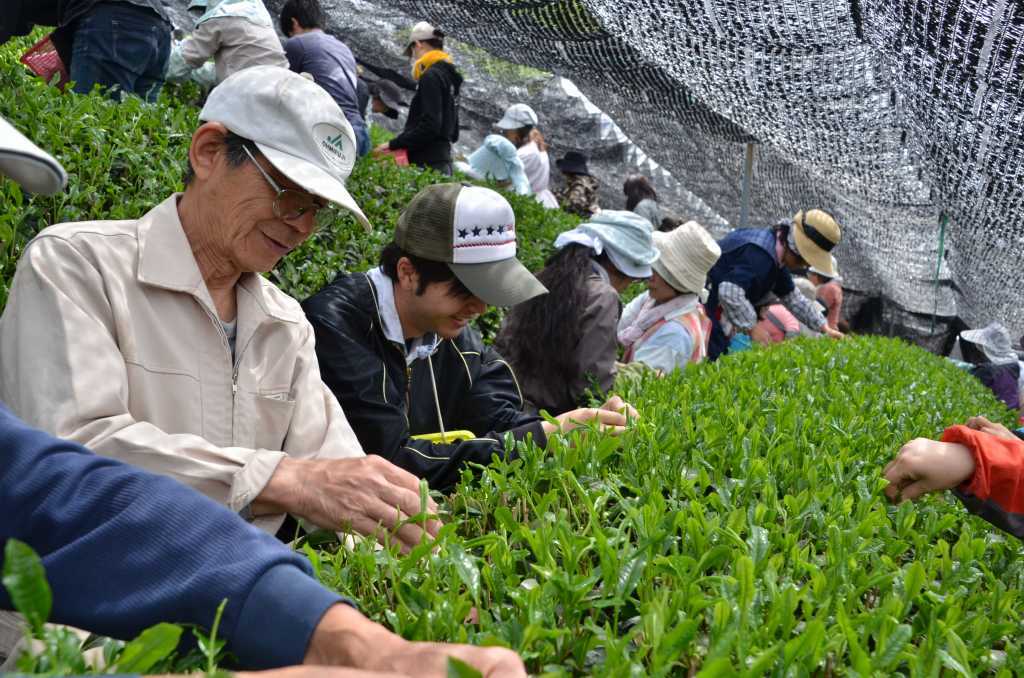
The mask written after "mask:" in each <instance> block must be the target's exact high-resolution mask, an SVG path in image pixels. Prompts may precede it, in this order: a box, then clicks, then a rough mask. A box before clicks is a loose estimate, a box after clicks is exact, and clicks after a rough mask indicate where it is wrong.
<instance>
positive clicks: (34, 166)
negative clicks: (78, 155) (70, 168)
mask: <svg viewBox="0 0 1024 678" xmlns="http://www.w3.org/2000/svg"><path fill="white" fill-rule="evenodd" d="M0 174H5V175H7V176H9V177H10V178H11V179H13V180H14V181H16V182H18V183H19V184H21V185H22V187H24V188H25V190H26V191H28V192H29V193H39V194H42V195H51V194H53V193H58V192H60V191H62V190H64V187H65V186H66V185H67V183H68V175H67V173H66V172H65V171H64V168H63V167H61V164H60V163H59V162H57V160H56V159H55V158H54V157H53V156H52V155H50V154H49V153H47V152H46V151H44V150H43V149H41V148H39V147H38V146H36V145H35V144H34V143H32V142H31V141H29V139H28V137H26V136H25V135H24V134H22V133H21V132H19V131H18V130H17V129H15V128H14V126H13V125H11V124H10V123H9V122H7V121H6V120H4V119H3V118H2V117H0Z"/></svg>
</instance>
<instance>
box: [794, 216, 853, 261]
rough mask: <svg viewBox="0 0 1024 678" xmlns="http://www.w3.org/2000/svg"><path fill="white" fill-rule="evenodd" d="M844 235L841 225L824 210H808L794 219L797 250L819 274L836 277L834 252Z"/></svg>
mask: <svg viewBox="0 0 1024 678" xmlns="http://www.w3.org/2000/svg"><path fill="white" fill-rule="evenodd" d="M841 238H842V233H841V231H840V230H839V224H837V223H836V220H835V219H833V218H832V215H830V214H829V213H828V212H825V211H824V210H817V209H815V210H807V211H803V210H801V211H800V212H797V213H796V216H795V217H793V239H794V240H796V249H797V251H798V252H799V253H800V256H801V257H803V258H804V261H806V262H807V263H808V264H810V265H811V266H812V267H813V268H814V269H815V270H817V271H818V272H819V273H821V274H823V275H826V276H828V277H829V278H834V277H836V271H835V269H834V268H833V267H832V250H833V249H834V248H835V246H836V245H838V244H839V240H840V239H841Z"/></svg>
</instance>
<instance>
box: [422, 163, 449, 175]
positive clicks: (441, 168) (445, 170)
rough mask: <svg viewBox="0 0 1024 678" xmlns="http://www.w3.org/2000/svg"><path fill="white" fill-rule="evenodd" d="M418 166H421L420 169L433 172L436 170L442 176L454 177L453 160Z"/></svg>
mask: <svg viewBox="0 0 1024 678" xmlns="http://www.w3.org/2000/svg"><path fill="white" fill-rule="evenodd" d="M416 164H417V165H419V166H420V167H428V168H430V169H432V170H436V171H438V172H440V173H441V174H443V175H445V176H446V177H450V176H451V175H452V161H451V160H441V161H439V162H418V163H416Z"/></svg>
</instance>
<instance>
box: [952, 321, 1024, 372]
mask: <svg viewBox="0 0 1024 678" xmlns="http://www.w3.org/2000/svg"><path fill="white" fill-rule="evenodd" d="M960 338H961V339H963V340H964V341H969V342H971V343H972V344H977V345H978V346H980V347H981V350H982V351H983V352H984V353H985V356H986V357H987V358H988V359H989V360H991V361H992V362H993V363H995V364H997V365H998V364H1001V363H1011V362H1014V361H1016V360H1017V352H1016V351H1014V350H1013V339H1011V338H1010V330H1008V329H1007V328H1006V326H1005V325H1003V324H1002V323H1001V322H998V321H996V322H991V323H989V324H988V325H986V326H985V327H982V328H980V329H976V330H964V331H963V332H961V333H960Z"/></svg>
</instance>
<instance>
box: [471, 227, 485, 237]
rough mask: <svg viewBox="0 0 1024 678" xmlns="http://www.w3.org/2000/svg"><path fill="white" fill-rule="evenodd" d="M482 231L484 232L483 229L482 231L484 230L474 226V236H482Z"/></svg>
mask: <svg viewBox="0 0 1024 678" xmlns="http://www.w3.org/2000/svg"><path fill="white" fill-rule="evenodd" d="M482 230H483V229H482V228H480V227H479V226H474V227H473V235H475V236H476V235H480V231H482Z"/></svg>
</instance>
